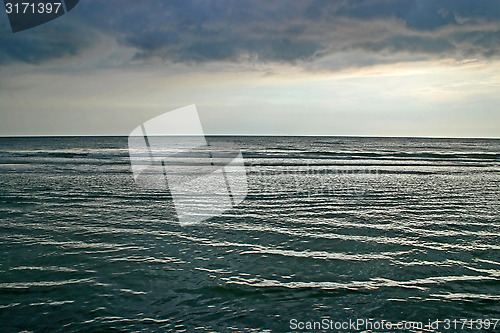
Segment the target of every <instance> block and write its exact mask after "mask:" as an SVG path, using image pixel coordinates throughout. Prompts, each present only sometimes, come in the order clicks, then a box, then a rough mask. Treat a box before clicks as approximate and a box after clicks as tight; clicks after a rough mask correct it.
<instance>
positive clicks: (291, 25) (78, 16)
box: [0, 0, 500, 70]
mask: <svg viewBox="0 0 500 333" xmlns="http://www.w3.org/2000/svg"><path fill="white" fill-rule="evenodd" d="M6 19H7V18H6V16H5V17H4V21H3V22H1V27H0V45H2V47H1V48H0V64H6V63H12V62H25V63H31V64H40V63H44V62H46V61H50V60H54V59H61V58H75V57H78V56H79V55H80V54H81V53H82V52H84V51H85V50H87V49H89V48H92V47H94V46H95V45H96V44H97V43H98V42H99V41H102V39H103V38H107V39H112V40H114V41H115V42H116V44H118V45H120V46H123V47H126V48H129V49H133V50H134V52H133V54H132V55H131V56H130V57H129V58H128V59H125V62H127V61H146V62H147V61H151V60H152V59H160V60H161V61H163V62H166V63H168V62H172V63H189V64H206V63H215V62H219V63H235V64H248V65H259V64H269V63H287V64H294V65H299V66H303V67H306V68H316V69H322V70H325V69H326V70H328V69H331V70H335V69H339V68H344V67H359V66H366V65H371V64H376V63H387V62H400V61H411V60H429V59H440V58H455V59H457V60H464V59H467V58H484V59H490V58H498V56H499V54H500V2H498V1H496V0H483V1H474V0H441V1H433V0H411V1H410V0H403V1H401V0H369V1H364V0H358V1H347V0H346V1H324V0H308V1H306V0H301V1H288V0H275V1H264V0H262V1H260V0H240V1H220V0H212V1H207V0H203V1H168V2H167V1H162V0H150V1H147V2H146V1H135V0H121V1H99V0H87V1H85V2H81V3H80V5H79V6H78V7H76V8H75V9H74V10H73V11H72V12H71V13H69V14H67V15H65V16H63V17H61V18H60V19H59V20H55V21H53V22H50V23H48V24H46V25H43V26H40V27H37V28H35V29H31V30H28V31H25V32H22V33H17V34H12V33H11V32H10V29H9V28H8V25H7V22H6Z"/></svg>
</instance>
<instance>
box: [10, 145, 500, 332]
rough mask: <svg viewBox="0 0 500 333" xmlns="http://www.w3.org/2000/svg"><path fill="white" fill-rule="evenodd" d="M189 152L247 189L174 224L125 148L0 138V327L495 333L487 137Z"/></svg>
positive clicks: (499, 236) (496, 167)
mask: <svg viewBox="0 0 500 333" xmlns="http://www.w3.org/2000/svg"><path fill="white" fill-rule="evenodd" d="M207 140H208V141H209V142H212V143H231V144H233V145H235V146H237V147H239V149H241V152H242V156H243V159H244V163H245V170H246V177H247V186H248V193H247V195H246V198H245V199H244V200H243V201H242V202H240V203H239V204H237V205H235V206H234V207H233V208H232V209H229V210H227V211H225V212H223V213H222V214H221V215H218V216H214V217H212V218H210V219H208V220H206V221H203V222H201V223H199V224H197V225H189V226H181V225H180V224H179V223H178V221H177V218H176V215H175V210H174V209H172V207H173V205H172V197H171V195H170V194H169V193H168V192H167V191H165V190H152V189H144V188H141V187H139V186H137V185H136V184H135V182H134V178H133V174H132V171H131V165H130V161H129V153H128V146H127V137H29V138H28V137H27V138H1V139H0V175H1V177H0V221H1V224H0V228H1V229H0V230H1V231H0V239H1V240H0V327H1V330H2V331H3V332H20V331H30V332H106V331H112V332H138V331H146V332H147V331H175V332H288V331H314V330H315V329H317V330H316V331H321V330H326V331H328V330H330V331H346V332H347V331H349V332H354V331H365V332H372V331H408V332H419V331H427V332H442V331H449V332H455V331H462V330H463V331H468V332H481V331H484V332H486V331H488V332H493V331H500V323H498V325H496V321H498V319H499V318H500V302H499V301H500V200H499V199H500V140H498V139H497V140H495V139H491V140H490V139H431V138H357V137H258V136H257V137H209V138H208V139H207ZM462 319H467V320H468V321H467V322H466V323H465V326H464V322H463V320H462ZM436 320H438V322H437V323H438V324H439V326H437V327H436V326H432V325H430V323H435V321H436ZM469 320H470V327H469V326H468V325H469ZM349 321H350V323H351V324H350V325H351V326H349V327H347V326H342V325H345V323H347V322H349ZM382 321H384V322H386V323H387V322H391V323H403V325H406V324H408V323H413V324H412V325H414V324H415V323H422V324H423V325H427V326H425V327H424V329H421V328H419V327H418V326H412V327H410V326H403V328H398V329H395V328H394V327H392V328H389V329H388V328H387V327H385V328H384V327H381V326H380V325H382ZM353 322H357V323H360V326H357V327H354V326H352V325H353ZM318 323H320V324H321V325H324V326H323V327H321V328H320V327H319V326H318ZM363 323H364V324H363ZM457 323H458V324H457ZM486 323H489V324H488V326H486ZM494 324H495V325H496V327H494V326H493V325H494ZM308 325H309V326H308ZM314 325H317V326H314ZM326 325H330V326H329V327H327V326H326ZM370 325H372V326H370ZM377 325H378V326H377ZM415 325H416V324H415ZM445 325H447V326H445ZM457 325H458V326H457Z"/></svg>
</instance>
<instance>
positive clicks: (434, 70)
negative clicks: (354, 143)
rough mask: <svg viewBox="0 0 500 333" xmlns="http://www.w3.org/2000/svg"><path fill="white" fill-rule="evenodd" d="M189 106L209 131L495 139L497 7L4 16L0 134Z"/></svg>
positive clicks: (352, 3) (405, 3) (310, 0)
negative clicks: (18, 25) (21, 24)
mask: <svg viewBox="0 0 500 333" xmlns="http://www.w3.org/2000/svg"><path fill="white" fill-rule="evenodd" d="M191 104H196V106H197V108H198V112H199V115H200V118H201V120H202V125H203V128H204V131H205V133H206V134H224V135H231V134H236V135H341V136H344V135H352V136H430V137H494V138H500V1H497V0H481V1H476V0H467V1H466V0H441V1H439V0H418V1H417V0H413V1H409V0H367V1H363V0H349V1H347V0H345V1H334V0H331V1H328V0H300V1H299V0H296V1H293V0H262V1H260V0H252V1H248V0H237V1H236V0H234V1H222V0H200V1H186V0H171V1H165V0H143V1H138V0H119V1H118V0H116V1H115V0H84V1H80V3H79V4H78V5H77V6H76V7H75V8H74V9H73V10H72V11H70V12H68V13H67V14H65V15H63V16H61V17H59V18H57V19H55V20H53V21H51V22H48V23H46V24H43V25H40V26H38V27H35V28H32V29H29V30H25V31H21V32H17V33H12V31H11V28H10V26H9V21H8V17H7V14H6V13H5V12H4V11H2V12H1V13H0V136H13V135H14V136H15V135H128V134H129V133H130V132H131V131H132V130H133V129H134V128H135V127H137V126H138V125H140V124H141V123H143V122H145V121H147V120H149V119H151V118H153V117H155V116H158V115H160V114H162V113H164V112H167V111H170V110H174V109H177V108H180V107H183V106H187V105H191Z"/></svg>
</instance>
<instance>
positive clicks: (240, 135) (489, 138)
mask: <svg viewBox="0 0 500 333" xmlns="http://www.w3.org/2000/svg"><path fill="white" fill-rule="evenodd" d="M129 136H130V135H102V134H98V135H90V134H84V135H73V134H60V135H47V134H43V135H6V136H0V139H7V138H64V137H67V138H75V137H129ZM152 136H170V137H175V136H180V137H184V136H205V137H211V136H223V137H337V138H400V139H485V140H499V139H500V137H473V136H471V137H467V136H463V137H458V136H456V137H455V136H385V135H322V134H318V135H316V134H204V135H193V134H185V135H184V134H177V135H168V134H166V135H152Z"/></svg>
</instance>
